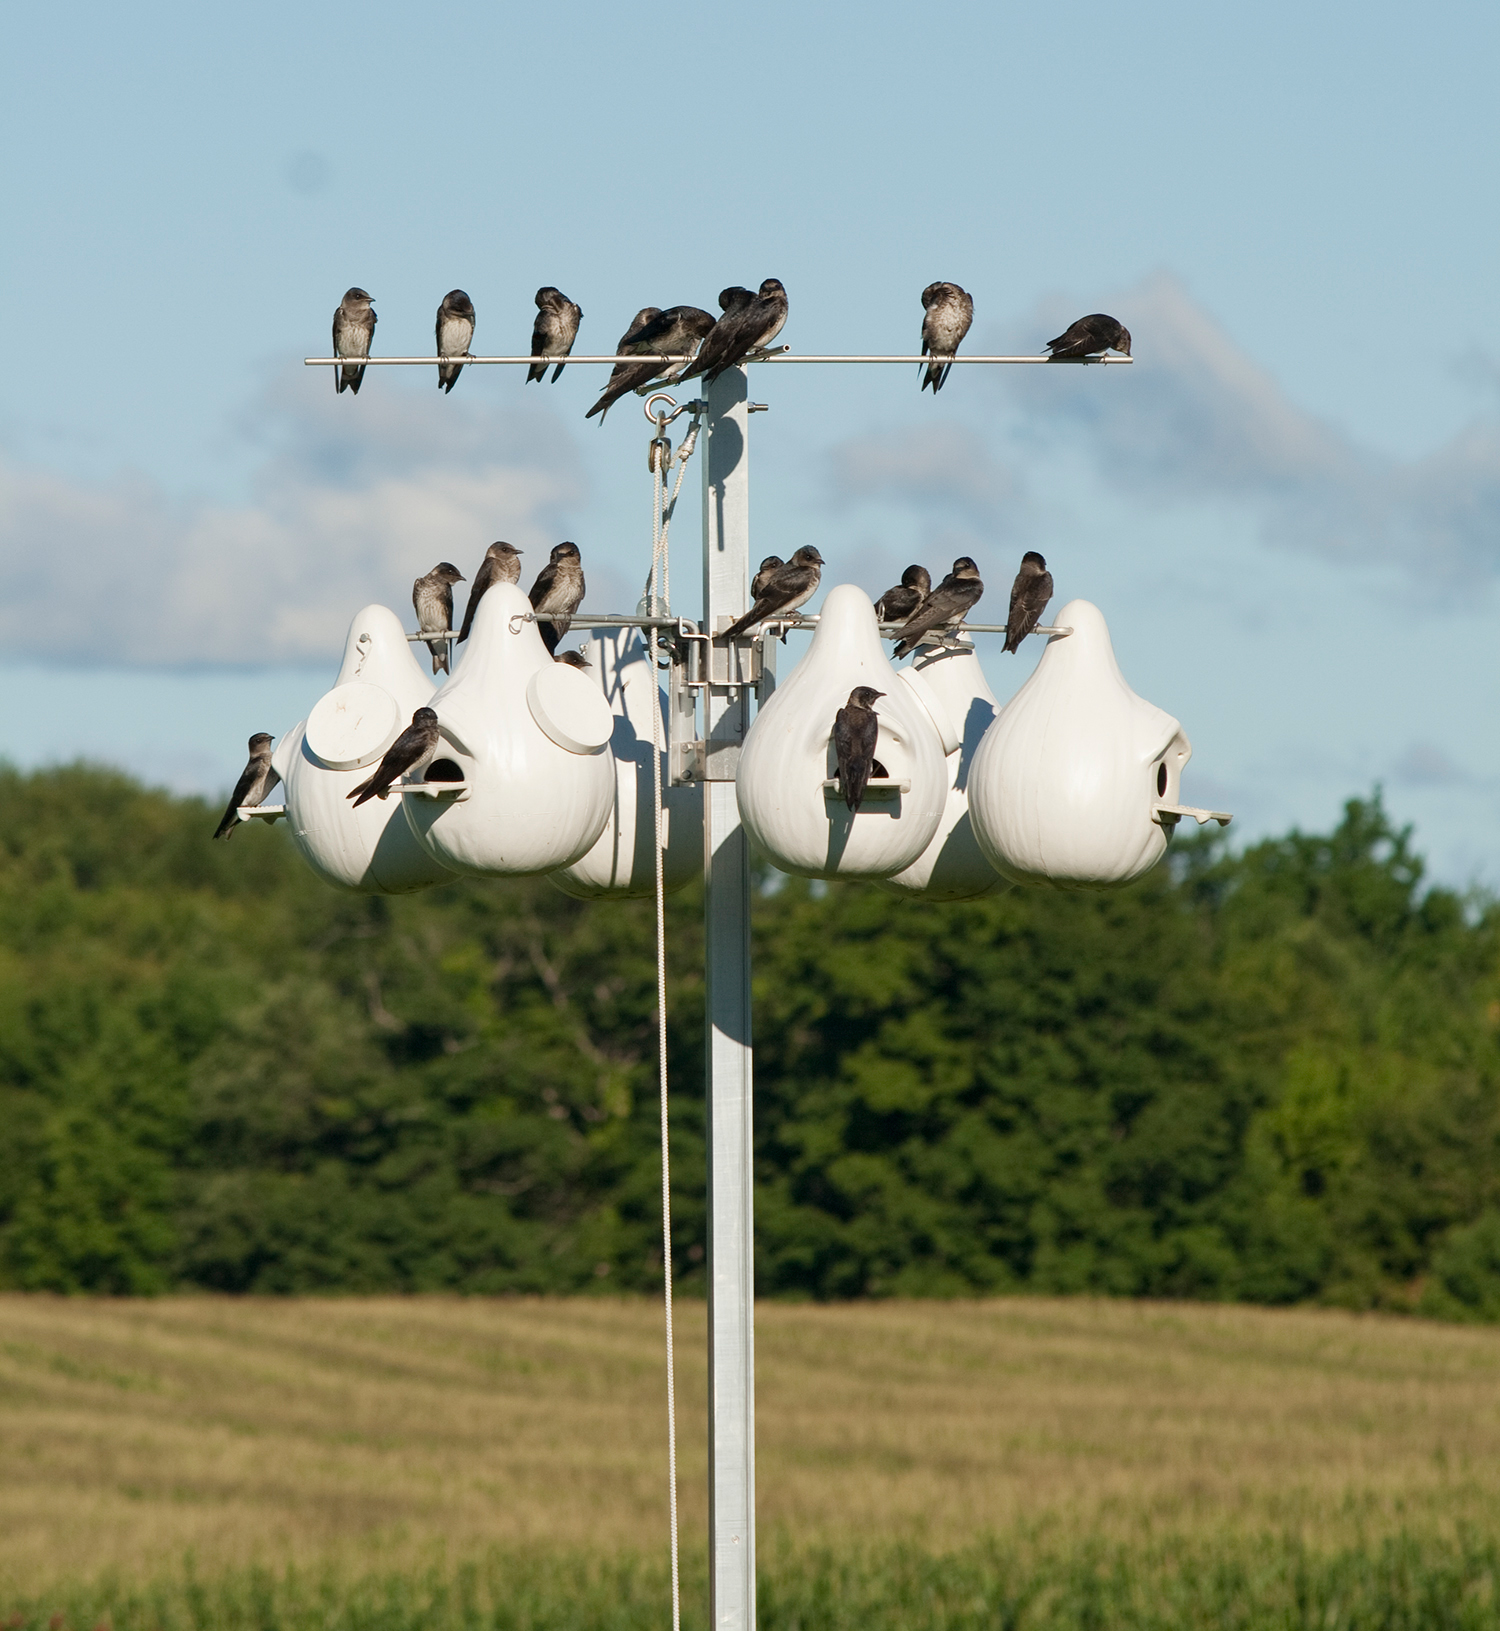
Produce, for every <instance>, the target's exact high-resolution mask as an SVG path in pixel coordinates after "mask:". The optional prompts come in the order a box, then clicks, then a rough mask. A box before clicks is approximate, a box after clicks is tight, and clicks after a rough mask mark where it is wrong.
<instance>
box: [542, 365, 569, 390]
mask: <svg viewBox="0 0 1500 1631" xmlns="http://www.w3.org/2000/svg"><path fill="white" fill-rule="evenodd" d="M567 366H568V365H567V364H566V363H565V362H560V363H558V365H557V367H556V368H554V369H553V370H552V383H553V384H554V385H556V384H557V382H558V380H560V379H561V378H562V371H563V369H564V368H566V367H567ZM542 372H543V373H544V374H545V373H546V372H547V370H546V369H545V368H544V369H543V370H542Z"/></svg>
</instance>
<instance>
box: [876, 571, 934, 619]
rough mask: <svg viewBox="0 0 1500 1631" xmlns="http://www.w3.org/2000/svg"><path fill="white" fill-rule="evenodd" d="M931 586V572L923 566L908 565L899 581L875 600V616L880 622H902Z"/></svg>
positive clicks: (919, 603)
mask: <svg viewBox="0 0 1500 1631" xmlns="http://www.w3.org/2000/svg"><path fill="white" fill-rule="evenodd" d="M931 588H932V574H931V573H930V572H929V571H928V570H927V568H926V567H925V566H909V567H907V569H906V570H905V571H904V572H903V573H902V574H901V581H900V583H898V584H897V585H896V586H895V588H893V589H887V590H886V592H885V593H884V594H883V595H882V596H881V597H880V599H879V600H877V601H876V602H875V616H876V617H877V619H879V621H880V622H882V623H904V622H905V621H906V619H907V618H908V617H910V616H911V614H912V613H913V612H914V611H916V609H917V607H918V606H920V605H921V604H922V600H923V598H924V597H925V596H926V594H927V593H928V591H929V590H930V589H931Z"/></svg>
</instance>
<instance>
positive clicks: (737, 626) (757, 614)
mask: <svg viewBox="0 0 1500 1631" xmlns="http://www.w3.org/2000/svg"><path fill="white" fill-rule="evenodd" d="M757 576H758V574H757ZM822 577H823V557H822V556H821V555H820V554H819V553H818V552H817V550H815V549H814V548H813V547H812V545H811V544H804V545H803V547H802V548H801V549H799V550H796V551H795V552H794V553H793V555H792V558H791V560H789V561H788V562H787V563H786V565H785V566H779V567H777V568H776V570H775V571H774V572H773V573H772V574H771V577H770V581H769V582H768V583H767V584H766V585H765V587H764V588H763V589H762V590H761V592H760V593H759V594H758V595H757V596H756V597H755V604H754V605H753V606H752V607H751V608H750V610H749V611H748V612H746V613H745V615H744V616H743V617H742V618H740V620H739V621H738V622H737V623H731V624H730V625H729V627H728V628H727V629H725V630H724V632H723V634H721V635H716V636H715V639H719V640H730V639H734V638H736V637H737V636H739V635H741V634H743V633H744V632H745V630H746V629H748V628H750V627H751V626H752V625H753V624H755V623H764V622H765V620H766V619H767V618H768V617H777V616H780V615H782V614H784V613H786V612H794V611H796V609H797V608H798V607H799V606H801V605H802V604H803V603H804V602H806V601H808V600H811V599H812V597H813V595H814V594H815V593H816V592H817V588H818V584H819V582H820V581H821V580H822Z"/></svg>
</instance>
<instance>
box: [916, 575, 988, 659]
mask: <svg viewBox="0 0 1500 1631" xmlns="http://www.w3.org/2000/svg"><path fill="white" fill-rule="evenodd" d="M983 593H984V584H983V583H982V582H981V581H980V577H979V568H978V567H977V566H975V564H974V563H973V561H971V560H970V559H969V557H968V556H967V555H960V556H959V557H958V559H957V560H956V561H955V562H954V563H953V570H952V571H951V572H950V573H949V574H948V576H947V577H946V578H944V579H943V581H942V582H941V583H940V584H939V585H938V586H937V588H936V589H934V590H933V591H932V593H931V594H929V595H925V596H924V597H923V599H922V604H921V605H920V606H918V607H917V609H916V611H914V612H913V613H912V614H911V616H910V617H909V618H907V620H906V622H905V623H904V624H903V625H902V628H901V643H900V644H899V645H898V646H897V647H896V651H895V655H896V656H898V657H904V656H905V655H906V654H907V652H908V651H912V650H914V649H915V648H916V647H917V646H919V645H920V644H921V643H922V636H923V635H924V634H926V633H928V632H929V631H930V630H932V629H941V628H947V627H949V626H950V625H951V624H954V623H961V622H962V621H963V620H964V618H966V617H967V616H968V615H969V613H970V612H971V611H973V609H974V607H975V605H976V604H977V602H978V600H979V597H980V596H981V595H982V594H983Z"/></svg>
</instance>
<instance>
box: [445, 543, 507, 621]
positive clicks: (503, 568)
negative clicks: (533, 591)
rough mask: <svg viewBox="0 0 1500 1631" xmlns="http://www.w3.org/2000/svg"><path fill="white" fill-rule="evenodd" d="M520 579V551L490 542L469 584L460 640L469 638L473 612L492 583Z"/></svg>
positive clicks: (477, 608) (476, 609)
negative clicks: (467, 601)
mask: <svg viewBox="0 0 1500 1631" xmlns="http://www.w3.org/2000/svg"><path fill="white" fill-rule="evenodd" d="M520 581H521V551H520V550H519V549H517V548H516V547H515V546H514V545H513V544H506V543H496V544H491V545H490V547H489V548H488V549H487V550H485V552H484V559H483V560H482V561H481V562H480V563H479V570H478V571H477V572H476V573H475V574H474V581H473V583H471V584H470V585H469V603H468V605H467V606H465V607H464V626H463V627H462V628H461V629H460V630H459V631H458V638H459V640H460V642H462V641H464V640H467V639H468V638H469V630H470V629H471V628H473V627H474V613H475V612H477V611H478V610H479V602H480V601H481V600H483V599H484V592H485V590H486V589H488V588H489V586H490V585H491V584H492V583H519V582H520Z"/></svg>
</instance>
